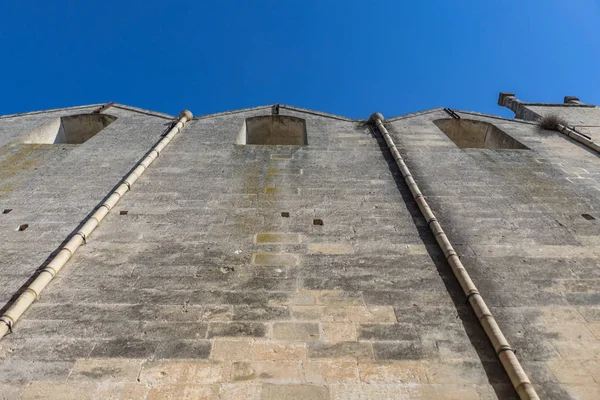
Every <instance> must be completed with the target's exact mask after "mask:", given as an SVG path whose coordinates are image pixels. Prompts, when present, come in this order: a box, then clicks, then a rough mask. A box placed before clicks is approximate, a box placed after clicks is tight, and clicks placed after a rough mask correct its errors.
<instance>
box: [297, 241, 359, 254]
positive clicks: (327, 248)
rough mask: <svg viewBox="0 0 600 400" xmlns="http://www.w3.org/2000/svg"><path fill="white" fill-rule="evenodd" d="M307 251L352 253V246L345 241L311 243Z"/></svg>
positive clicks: (315, 252) (316, 252)
mask: <svg viewBox="0 0 600 400" xmlns="http://www.w3.org/2000/svg"><path fill="white" fill-rule="evenodd" d="M308 252H309V253H314V254H332V255H335V254H352V253H354V248H353V247H352V246H351V245H350V244H346V243H311V244H309V245H308Z"/></svg>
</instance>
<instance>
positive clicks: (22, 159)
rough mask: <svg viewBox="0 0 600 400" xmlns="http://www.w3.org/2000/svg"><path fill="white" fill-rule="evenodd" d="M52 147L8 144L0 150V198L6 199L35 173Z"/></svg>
mask: <svg viewBox="0 0 600 400" xmlns="http://www.w3.org/2000/svg"><path fill="white" fill-rule="evenodd" d="M53 148H54V146H52V145H43V144H17V143H9V144H7V145H5V146H3V147H2V148H0V198H3V197H6V196H7V195H8V194H9V193H10V192H12V191H14V190H15V189H17V188H18V187H19V186H20V185H19V184H20V183H21V182H24V181H25V179H23V178H25V177H26V176H27V175H30V174H31V173H33V172H35V171H36V169H37V166H38V165H39V164H40V162H41V159H42V156H43V155H44V154H45V153H46V152H48V150H51V149H53Z"/></svg>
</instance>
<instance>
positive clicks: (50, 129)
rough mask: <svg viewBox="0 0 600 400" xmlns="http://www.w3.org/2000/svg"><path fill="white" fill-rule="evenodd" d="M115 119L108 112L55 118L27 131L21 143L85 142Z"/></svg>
mask: <svg viewBox="0 0 600 400" xmlns="http://www.w3.org/2000/svg"><path fill="white" fill-rule="evenodd" d="M115 119H117V117H113V116H112V115H108V114H79V115H70V116H67V117H61V118H56V119H53V120H51V121H49V122H47V123H46V124H44V125H42V126H40V127H38V128H36V129H34V130H32V131H30V132H28V133H27V134H26V135H25V137H24V139H23V143H38V144H81V143H85V142H86V141H88V140H90V139H91V138H93V137H94V136H95V135H96V134H98V132H100V131H101V130H102V129H104V128H106V127H107V126H108V125H110V124H111V123H112V122H113V121H114V120H115Z"/></svg>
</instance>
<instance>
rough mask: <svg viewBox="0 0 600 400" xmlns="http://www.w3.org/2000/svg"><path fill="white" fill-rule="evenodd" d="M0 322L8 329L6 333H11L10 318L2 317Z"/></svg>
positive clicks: (11, 324) (11, 322)
mask: <svg viewBox="0 0 600 400" xmlns="http://www.w3.org/2000/svg"><path fill="white" fill-rule="evenodd" d="M0 322H4V324H5V325H6V326H7V327H8V331H9V332H10V333H12V326H13V324H14V322H13V321H12V318H10V317H9V316H8V315H3V316H2V317H0Z"/></svg>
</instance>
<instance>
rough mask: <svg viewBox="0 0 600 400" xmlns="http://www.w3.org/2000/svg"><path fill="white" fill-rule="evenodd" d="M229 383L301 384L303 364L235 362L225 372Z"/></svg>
mask: <svg viewBox="0 0 600 400" xmlns="http://www.w3.org/2000/svg"><path fill="white" fill-rule="evenodd" d="M223 373H224V376H225V379H226V380H227V381H228V382H245V381H253V380H259V381H263V382H273V383H300V382H301V381H302V364H301V362H300V361H282V360H278V361H233V362H231V363H228V364H226V366H225V370H224V372H223Z"/></svg>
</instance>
